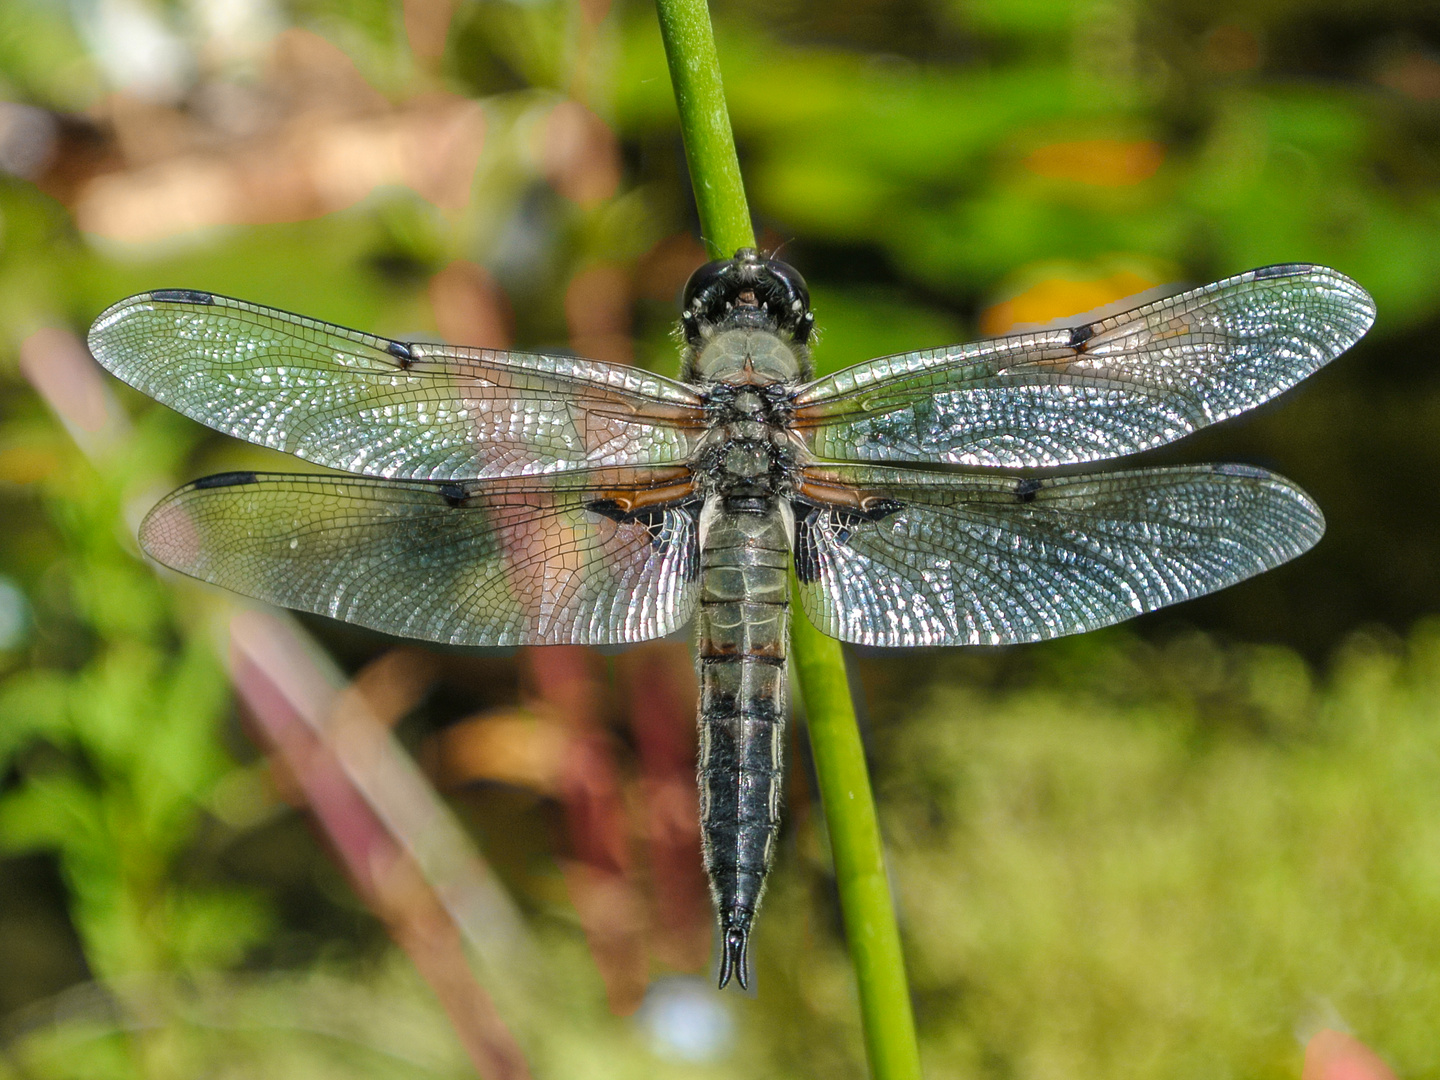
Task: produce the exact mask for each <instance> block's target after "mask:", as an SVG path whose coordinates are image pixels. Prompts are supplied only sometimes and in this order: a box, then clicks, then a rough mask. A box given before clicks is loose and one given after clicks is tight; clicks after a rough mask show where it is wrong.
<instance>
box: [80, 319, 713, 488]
mask: <svg viewBox="0 0 1440 1080" xmlns="http://www.w3.org/2000/svg"><path fill="white" fill-rule="evenodd" d="M90 349H91V351H92V352H93V353H94V354H95V358H96V359H97V360H99V361H100V363H101V364H102V365H104V366H105V367H106V368H108V369H109V370H110V371H112V372H113V373H114V374H115V375H117V376H119V377H120V378H121V379H123V380H124V381H125V382H127V383H129V384H130V385H131V386H134V387H135V388H136V389H138V390H141V391H143V392H144V393H146V394H149V395H150V396H151V397H153V398H155V400H157V401H159V402H162V403H163V404H165V405H168V406H170V407H171V408H173V409H175V410H177V411H178V412H181V413H184V414H185V415H186V416H189V417H191V418H193V419H195V420H198V421H200V422H201V423H202V424H208V425H209V426H210V427H213V428H215V429H217V430H219V431H223V432H225V433H226V434H229V435H233V436H235V437H237V438H240V439H245V440H247V441H249V442H253V443H259V444H260V445H262V446H268V447H272V448H273V449H276V450H283V451H285V452H287V453H291V454H294V455H295V456H296V457H299V458H303V459H304V460H306V461H312V462H314V463H316V464H318V465H323V466H326V467H328V468H333V469H342V470H344V471H346V472H353V473H363V474H366V475H370V476H384V477H394V478H406V479H431V480H466V479H474V478H480V477H491V476H518V475H533V474H538V473H549V472H556V471H564V470H569V469H582V468H593V467H598V466H622V465H637V466H638V465H673V464H679V463H682V462H684V461H685V460H686V458H687V457H688V456H689V454H690V452H691V450H692V449H693V446H694V442H695V440H696V439H698V438H699V436H700V435H701V434H703V424H704V414H703V408H702V403H701V400H700V398H699V397H698V396H697V395H696V394H695V392H694V391H692V390H690V389H688V388H687V387H685V386H684V385H682V384H681V383H677V382H673V381H671V380H669V379H664V378H661V377H660V376H657V375H651V374H649V373H647V372H644V371H641V370H639V369H636V368H629V367H624V366H619V365H613V364H603V363H599V362H598V361H593V360H583V359H578V358H574V357H565V356H547V355H541V354H528V353H507V352H496V351H493V350H489V349H464V348H454V347H450V346H444V345H428V344H418V343H405V342H398V341H390V340H388V339H386V338H381V337H375V336H374V335H372V334H362V333H359V332H358V331H355V330H346V329H345V328H343V327H339V326H332V325H330V324H329V323H324V322H320V321H318V320H316V319H307V318H303V317H301V316H298V315H291V314H289V313H288V312H284V311H278V310H276V309H274V308H267V307H261V306H259V305H257V304H249V303H245V302H244V301H240V300H231V299H229V298H227V297H223V296H216V295H213V294H211V293H201V292H190V291H185V290H168V291H167V290H162V291H159V292H149V293H141V294H139V295H138V296H132V297H130V298H129V299H127V300H122V301H120V302H119V303H118V304H115V305H114V306H113V307H111V308H109V309H108V310H107V311H105V312H104V313H103V314H102V315H101V316H100V317H99V318H98V319H97V320H96V321H95V325H94V326H93V327H92V328H91V330H90Z"/></svg>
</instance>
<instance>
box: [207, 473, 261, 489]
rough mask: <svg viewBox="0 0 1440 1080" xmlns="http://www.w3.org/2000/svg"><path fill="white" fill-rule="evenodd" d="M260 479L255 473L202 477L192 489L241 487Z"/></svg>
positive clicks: (219, 474)
mask: <svg viewBox="0 0 1440 1080" xmlns="http://www.w3.org/2000/svg"><path fill="white" fill-rule="evenodd" d="M257 479H258V478H257V477H256V475H255V474H254V473H253V472H222V473H216V474H215V475H214V476H202V477H201V478H200V479H199V480H196V481H195V482H193V483H192V484H191V485H190V486H191V487H192V488H200V489H202V490H203V489H204V488H222V487H239V486H240V485H241V484H253V483H255V482H256V480H257Z"/></svg>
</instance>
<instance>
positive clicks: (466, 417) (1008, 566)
mask: <svg viewBox="0 0 1440 1080" xmlns="http://www.w3.org/2000/svg"><path fill="white" fill-rule="evenodd" d="M1374 316H1375V305H1374V302H1373V301H1372V300H1371V298H1370V296H1369V295H1368V294H1367V293H1366V292H1365V291H1364V290H1363V289H1362V288H1361V287H1360V286H1359V285H1357V284H1356V283H1355V282H1354V281H1352V280H1351V279H1350V278H1348V277H1346V276H1345V275H1343V274H1341V273H1339V272H1337V271H1335V270H1331V269H1327V268H1325V267H1322V266H1315V265H1309V264H1286V265H1279V266H1267V267H1263V268H1260V269H1257V270H1250V271H1248V272H1246V273H1242V274H1239V275H1237V276H1234V277H1230V278H1226V279H1225V280H1223V281H1218V282H1215V283H1213V284H1210V285H1205V286H1203V287H1201V288H1197V289H1194V290H1192V291H1189V292H1183V293H1180V294H1179V295H1176V296H1172V297H1170V298H1168V299H1163V300H1159V301H1156V302H1153V303H1149V304H1145V305H1144V306H1141V307H1137V308H1135V309H1134V310H1132V311H1127V312H1125V313H1124V314H1119V315H1114V316H1111V317H1107V318H1100V319H1097V320H1092V321H1088V322H1083V323H1081V324H1078V325H1072V326H1066V327H1062V328H1058V329H1048V330H1038V331H1035V332H1030V333H1020V334H1014V335H1011V336H1008V337H999V338H994V339H990V340H984V341H979V342H975V343H972V344H965V345H956V346H951V347H947V348H938V349H927V350H921V351H916V352H909V353H904V354H900V355H895V356H886V357H881V358H879V359H874V360H870V361H867V362H865V363H861V364H857V365H855V366H853V367H848V368H846V369H844V370H841V371H838V372H836V373H834V374H830V375H826V376H824V377H820V378H816V377H815V375H814V371H813V367H812V363H811V355H810V347H811V343H812V340H813V337H814V321H815V320H814V314H813V313H812V312H811V310H810V299H809V291H808V289H807V287H806V284H805V281H804V279H803V278H802V277H801V275H800V273H799V272H798V271H797V270H795V269H794V268H793V267H791V266H789V265H787V264H785V263H783V262H781V261H779V260H777V259H774V258H768V257H765V256H763V255H761V254H760V253H759V252H757V251H755V250H753V249H749V248H745V249H741V250H740V251H738V252H737V253H736V254H735V255H734V257H733V258H730V259H720V260H716V261H714V262H710V263H707V264H706V265H704V266H702V267H701V268H700V269H698V270H697V271H696V272H695V273H694V275H693V276H692V277H691V278H690V280H689V282H688V284H687V285H686V287H685V291H684V293H683V298H682V305H681V314H680V324H679V325H680V336H681V338H682V339H683V344H682V347H681V364H680V374H679V378H678V379H670V378H665V377H663V376H661V375H657V374H652V373H650V372H648V371H644V370H641V369H638V368H634V367H628V366H623V365H616V364H609V363H602V362H599V361H596V360H587V359H584V358H580V357H575V356H570V355H562V354H559V353H538V352H537V353H526V352H512V351H500V350H494V349H481V348H463V347H458V346H452V345H443V344H431V343H427V342H420V341H398V340H391V339H389V338H384V337H379V336H376V335H374V334H368V333H361V332H359V331H355V330H347V329H344V328H343V327H339V326H333V325H331V324H329V323H325V322H321V321H319V320H317V319H311V318H305V317H303V316H299V315H293V314H290V313H288V312H285V311H279V310H276V309H273V308H268V307H262V306H260V305H257V304H251V303H247V302H244V301H241V300H233V299H229V298H227V297H223V296H219V295H216V294H213V293H208V292H199V291H194V290H188V289H161V290H157V291H154V292H146V293H141V294H139V295H136V296H132V297H130V298H128V299H125V300H121V301H120V302H119V303H117V304H115V305H113V306H112V307H110V308H109V309H108V310H106V311H105V312H104V313H102V314H101V315H100V317H99V318H98V319H97V320H96V322H95V324H94V326H93V327H92V329H91V331H90V337H89V343H90V348H91V351H92V352H93V353H94V355H95V357H96V359H97V360H98V361H99V362H100V363H101V364H102V365H104V366H105V367H106V368H107V369H109V370H110V371H111V372H113V373H114V374H115V375H116V376H118V377H119V378H120V379H122V380H123V381H125V382H127V383H129V384H130V385H132V386H134V387H136V388H138V389H139V390H141V391H143V392H144V393H146V394H148V395H150V396H151V397H153V398H155V399H157V400H158V401H160V402H162V403H164V404H165V405H168V406H169V407H171V408H173V409H176V410H178V411H179V412H181V413H183V414H184V415H186V416H188V417H191V418H193V419H195V420H198V421H200V422H201V423H203V424H207V425H209V426H210V427H212V428H215V429H217V430H219V431H222V432H225V433H226V434H229V435H232V436H235V437H237V438H240V439H245V440H248V441H250V442H252V443H257V444H259V445H262V446H267V447H271V448H273V449H276V450H282V451H285V452H287V453H290V454H293V455H294V456H295V457H297V458H300V459H302V460H304V461H306V462H310V463H313V464H315V465H317V466H322V467H325V468H327V469H331V470H338V471H337V472H332V473H325V474H315V475H307V474H290V473H261V472H228V473H222V474H219V475H216V476H208V477H205V478H203V479H200V480H196V481H194V482H193V483H190V484H188V485H186V486H184V487H182V488H180V489H179V490H177V491H175V492H173V493H172V494H170V495H168V496H166V497H165V498H164V499H163V500H161V501H160V503H159V504H157V505H156V506H155V507H154V509H152V510H151V511H150V513H149V515H148V516H147V517H146V518H145V520H144V522H143V523H142V525H141V527H140V543H141V545H142V547H143V548H144V550H145V552H146V553H147V554H149V555H150V556H151V557H152V558H153V559H155V560H156V561H158V562H159V563H162V564H164V565H165V566H168V567H172V568H173V569H175V570H178V571H180V572H181V573H184V574H188V575H190V576H192V577H195V578H199V579H200V580H202V581H206V582H210V583H213V584H215V585H219V586H223V587H224V588H226V589H230V590H233V591H235V592H237V593H242V594H244V595H247V596H250V597H255V598H258V599H261V600H265V601H269V602H270V603H273V604H277V605H280V606H283V607H288V608H295V609H299V610H303V611H308V612H315V613H318V614H321V615H326V616H329V617H331V618H335V619H341V620H345V621H347V622H351V623H357V624H360V625H362V626H367V627H371V628H373V629H376V630H380V631H384V632H386V633H389V634H395V635H399V636H402V637H407V638H419V639H423V640H426V641H432V642H444V643H448V644H450V645H465V646H518V645H558V644H575V645H617V644H622V643H627V642H640V641H646V640H649V639H653V638H660V637H665V636H668V635H670V634H673V633H676V632H677V631H679V630H681V629H683V628H684V627H685V625H686V624H687V623H691V622H692V621H693V623H694V627H695V630H694V639H695V643H696V648H695V652H696V667H697V671H698V673H699V688H700V689H699V697H700V701H699V709H698V713H699V732H700V749H699V762H698V787H699V801H700V817H701V824H702V836H703V844H702V848H703V856H704V861H705V866H706V870H707V872H708V874H709V877H710V881H711V886H712V893H713V897H714V900H715V905H716V910H717V919H718V924H719V931H720V958H719V964H718V971H719V984H720V986H721V988H724V987H725V985H726V984H727V983H728V982H729V981H730V979H731V977H732V976H734V977H735V978H736V981H738V982H739V983H740V985H741V986H742V987H744V986H748V981H747V980H748V977H749V970H750V969H749V941H750V936H751V932H752V929H753V925H754V920H755V914H756V910H757V908H758V906H759V903H760V899H761V893H762V891H763V889H764V884H765V879H766V876H767V874H768V872H769V870H770V868H771V865H772V863H773V862H774V857H775V848H776V843H777V837H778V833H779V827H780V819H781V803H782V789H783V784H784V753H783V749H784V737H785V726H786V723H787V717H788V710H789V695H788V687H787V681H786V656H787V650H788V638H789V625H790V622H789V621H790V619H791V617H792V613H791V609H790V596H791V591H790V588H791V587H790V577H791V575H792V573H793V577H794V580H795V583H796V584H795V591H796V595H798V598H799V604H800V606H801V608H802V609H803V611H804V614H805V617H807V618H809V619H810V620H811V621H812V622H813V623H814V625H815V626H816V627H817V628H819V629H820V630H821V631H823V632H824V633H826V634H828V635H831V636H833V637H835V638H838V639H840V640H841V641H843V642H850V643H853V644H857V645H867V646H940V645H975V644H988V645H1001V644H1011V643H1018V642H1031V641H1039V640H1042V639H1046V638H1054V637H1058V636H1060V635H1064V634H1077V633H1082V632H1084V631H1087V630H1093V629H1095V628H1097V627H1101V626H1106V625H1109V624H1112V623H1116V622H1119V621H1121V620H1123V619H1128V618H1130V617H1132V616H1135V615H1139V614H1141V613H1143V612H1148V611H1153V610H1155V609H1156V608H1159V607H1163V606H1164V605H1167V604H1173V603H1176V602H1178V601H1182V600H1186V599H1189V598H1191V597H1196V596H1200V595H1202V594H1205V593H1209V592H1212V591H1214V590H1216V589H1221V588H1224V587H1226V586H1228V585H1232V584H1234V583H1236V582H1238V581H1241V580H1243V579H1245V578H1248V577H1251V576H1252V575H1254V574H1258V573H1260V572H1262V571H1264V570H1267V569H1270V568H1272V567H1274V566H1277V565H1279V564H1281V563H1283V562H1285V561H1287V560H1289V559H1292V558H1294V557H1296V556H1298V555H1300V554H1301V553H1302V552H1304V551H1306V550H1307V549H1309V548H1310V547H1311V546H1313V545H1314V544H1315V543H1316V542H1317V541H1318V540H1319V539H1320V536H1321V533H1322V532H1323V531H1324V518H1323V517H1322V515H1321V512H1320V510H1319V508H1318V507H1317V506H1316V505H1315V503H1314V502H1313V501H1312V500H1311V499H1310V498H1309V496H1307V495H1306V494H1305V492H1303V491H1302V490H1301V489H1300V488H1299V487H1297V486H1296V485H1295V484H1293V483H1291V482H1290V481H1288V480H1286V479H1284V478H1283V477H1280V476H1277V475H1275V474H1273V473H1270V472H1267V471H1264V470H1262V469H1258V468H1252V467H1250V466H1247V465H1236V464H1206V465H1183V466H1177V467H1169V468H1141V469H1130V470H1124V471H1110V472H1089V473H1080V474H1074V475H1066V474H1058V475H1052V474H1046V475H1036V474H1035V470H1037V469H1049V468H1050V467H1053V466H1067V465H1076V464H1082V463H1085V462H1092V461H1100V460H1103V459H1107V458H1113V457H1118V456H1122V455H1127V454H1133V453H1136V452H1138V451H1142V450H1147V449H1150V448H1152V447H1156V446H1160V445H1163V444H1166V443H1169V442H1171V441H1173V440H1176V439H1179V438H1181V437H1182V436H1185V435H1188V434H1190V433H1191V432H1194V431H1196V430H1197V429H1199V428H1202V427H1205V426H1206V425H1209V424H1213V423H1215V422H1217V421H1220V420H1224V419H1226V418H1227V417H1231V416H1234V415H1236V414H1237V413H1241V412H1244V411H1245V410H1247V409H1251V408H1253V407H1255V406H1257V405H1259V404H1261V403H1262V402H1264V401H1267V400H1269V399H1270V398H1272V397H1274V396H1276V395H1277V394H1279V393H1281V392H1282V391H1284V390H1286V389H1287V388H1289V387H1290V386H1292V385H1294V384H1295V383H1296V382H1298V381H1299V380H1301V379H1303V378H1305V377H1306V376H1308V375H1310V374H1312V373H1313V372H1315V371H1316V370H1318V369H1319V368H1320V367H1322V366H1323V365H1325V364H1326V363H1328V362H1329V361H1330V360H1332V359H1334V358H1335V357H1336V356H1338V355H1340V354H1341V353H1343V352H1344V351H1345V350H1346V349H1348V348H1349V347H1350V346H1351V345H1353V344H1354V343H1355V342H1356V341H1357V340H1359V338H1360V337H1361V336H1362V335H1363V334H1364V333H1365V332H1366V330H1367V329H1369V327H1370V325H1371V323H1372V322H1373V320H1374ZM342 474H343V475H342Z"/></svg>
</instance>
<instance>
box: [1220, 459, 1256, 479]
mask: <svg viewBox="0 0 1440 1080" xmlns="http://www.w3.org/2000/svg"><path fill="white" fill-rule="evenodd" d="M1210 469H1211V471H1212V472H1213V473H1215V475H1216V476H1248V477H1251V478H1253V479H1255V480H1268V479H1270V474H1269V473H1268V472H1266V471H1265V470H1264V469H1257V468H1256V467H1255V466H1254V465H1237V464H1235V463H1233V462H1222V463H1221V464H1219V465H1212V466H1211V467H1210Z"/></svg>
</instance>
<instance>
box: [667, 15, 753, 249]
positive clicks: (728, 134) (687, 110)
mask: <svg viewBox="0 0 1440 1080" xmlns="http://www.w3.org/2000/svg"><path fill="white" fill-rule="evenodd" d="M655 7H656V10H657V11H658V12H659V14H660V36H661V37H662V38H663V39H664V41H665V60H666V62H667V63H669V65H670V83H671V85H673V86H674V87H675V104H676V106H677V107H678V108H679V110H680V131H681V133H682V134H683V136H684V139H685V161H686V163H687V164H688V165H689V166H690V183H691V185H692V186H693V187H694V189H695V207H696V209H697V210H698V211H699V212H700V233H701V236H702V237H703V238H704V240H705V247H706V249H707V250H708V251H709V252H710V257H711V258H712V259H728V258H729V257H730V256H732V255H734V254H735V252H736V251H737V250H739V249H740V248H742V247H754V246H755V230H754V227H753V226H752V225H751V224H750V210H749V207H748V206H747V205H746V203H745V184H744V181H742V180H741V179H740V159H739V158H737V157H736V156H735V135H734V133H733V132H732V131H731V130H730V110H729V109H728V108H727V107H726V105H725V87H724V86H723V85H721V82H720V60H719V57H718V56H716V54H715V32H714V31H713V30H712V29H711V28H710V10H709V8H707V7H706V6H705V0H655Z"/></svg>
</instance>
